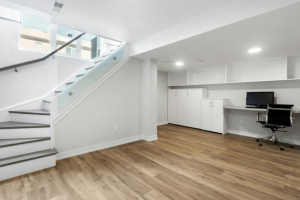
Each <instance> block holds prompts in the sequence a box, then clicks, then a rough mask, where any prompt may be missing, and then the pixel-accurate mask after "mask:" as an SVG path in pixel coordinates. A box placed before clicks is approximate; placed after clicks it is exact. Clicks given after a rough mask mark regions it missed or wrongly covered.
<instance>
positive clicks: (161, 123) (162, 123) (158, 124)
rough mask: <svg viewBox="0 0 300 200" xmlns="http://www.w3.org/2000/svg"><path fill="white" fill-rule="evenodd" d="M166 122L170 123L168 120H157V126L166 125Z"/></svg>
mask: <svg viewBox="0 0 300 200" xmlns="http://www.w3.org/2000/svg"><path fill="white" fill-rule="evenodd" d="M165 124H168V121H164V122H157V126H161V125H165Z"/></svg>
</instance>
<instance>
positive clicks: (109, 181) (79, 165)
mask: <svg viewBox="0 0 300 200" xmlns="http://www.w3.org/2000/svg"><path fill="white" fill-rule="evenodd" d="M158 138H159V139H158V140H156V141H152V142H145V141H137V142H133V143H129V144H124V145H121V146H117V147H113V148H109V149H104V150H100V151H96V152H91V153H88V154H84V155H80V156H76V157H72V158H68V159H64V160H60V161H58V162H57V166H56V167H52V168H49V169H45V170H41V171H38V172H34V173H31V174H27V175H23V176H19V177H16V178H12V179H9V180H5V181H1V182H0V200H11V199H23V200H36V199H37V200H60V199H63V200H68V199H70V200H71V199H72V200H76V199H78V200H102V199H103V200H119V199H120V200H131V199H136V200H143V199H145V200H171V199H178V200H183V199H187V200H189V199H214V200H215V199H222V200H223V199H224V200H225V199H228V200H229V199H230V200H231V199H236V200H240V199H243V200H248V199H249V200H257V199H262V200H266V199H267V200H268V199H271V200H277V199H278V200H281V199H289V200H297V199H300V156H299V153H300V148H299V147H295V148H294V149H288V148H286V150H285V151H280V150H279V147H278V146H276V145H274V144H271V143H266V144H263V146H262V147H259V146H258V145H257V143H256V141H255V139H253V138H249V137H244V136H239V135H233V134H227V135H224V136H223V135H221V134H216V133H211V132H206V131H202V130H197V129H192V128H187V127H182V126H176V125H170V124H169V125H163V126H159V127H158Z"/></svg>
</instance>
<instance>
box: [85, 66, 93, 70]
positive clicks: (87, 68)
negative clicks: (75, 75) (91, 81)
mask: <svg viewBox="0 0 300 200" xmlns="http://www.w3.org/2000/svg"><path fill="white" fill-rule="evenodd" d="M94 67H95V66H91V67H87V68H86V70H89V69H92V68H94Z"/></svg>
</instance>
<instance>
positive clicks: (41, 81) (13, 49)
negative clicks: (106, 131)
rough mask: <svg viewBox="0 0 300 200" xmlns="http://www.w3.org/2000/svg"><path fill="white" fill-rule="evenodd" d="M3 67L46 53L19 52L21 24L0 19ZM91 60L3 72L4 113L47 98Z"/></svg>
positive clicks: (50, 61)
mask: <svg viewBox="0 0 300 200" xmlns="http://www.w3.org/2000/svg"><path fill="white" fill-rule="evenodd" d="M0 30H1V31H0V44H1V48H0V55H1V59H0V68H1V67H6V66H9V65H13V64H17V63H20V62H25V61H30V60H33V59H38V58H42V57H44V56H45V55H46V54H42V53H35V52H30V51H23V50H18V39H19V23H16V22H11V21H7V20H3V19H0ZM87 63H88V61H85V60H79V59H73V58H67V57H59V56H56V59H53V58H49V59H48V60H46V61H44V62H41V63H36V64H31V65H27V66H24V67H20V68H18V73H15V72H14V71H13V70H7V71H2V72H0V94H1V98H0V110H1V109H4V108H6V107H8V106H11V105H14V104H18V103H21V102H25V101H28V100H30V99H34V98H38V97H40V96H43V95H45V94H46V93H47V92H49V91H50V90H52V89H53V88H55V87H57V86H58V83H59V82H61V81H62V80H64V79H65V78H67V77H68V76H70V75H71V74H72V73H74V72H76V71H77V70H79V69H80V68H82V67H83V66H84V65H86V64H87Z"/></svg>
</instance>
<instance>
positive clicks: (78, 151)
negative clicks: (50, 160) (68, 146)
mask: <svg viewBox="0 0 300 200" xmlns="http://www.w3.org/2000/svg"><path fill="white" fill-rule="evenodd" d="M138 140H140V137H139V136H132V137H128V138H123V139H119V140H114V141H110V142H104V143H101V144H96V145H93V146H88V147H83V148H79V149H75V150H71V151H65V152H60V153H58V154H57V155H56V160H61V159H65V158H70V157H74V156H78V155H81V154H85V153H89V152H93V151H98V150H102V149H107V148H110V147H115V146H119V145H122V144H127V143H130V142H135V141H138Z"/></svg>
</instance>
